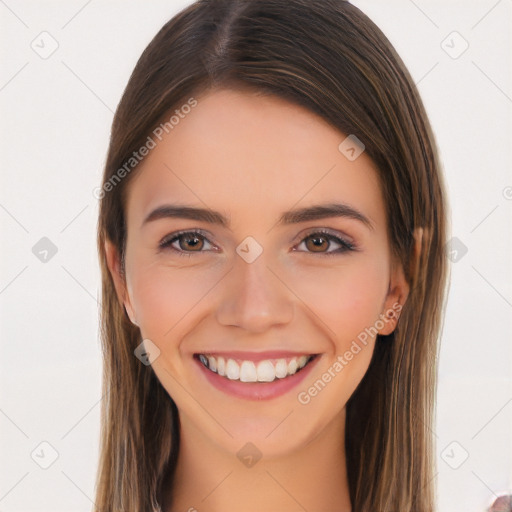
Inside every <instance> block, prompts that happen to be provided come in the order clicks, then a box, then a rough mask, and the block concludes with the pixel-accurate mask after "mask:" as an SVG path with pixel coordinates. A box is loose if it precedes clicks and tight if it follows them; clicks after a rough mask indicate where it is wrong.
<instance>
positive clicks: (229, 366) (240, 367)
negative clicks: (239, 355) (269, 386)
mask: <svg viewBox="0 0 512 512" xmlns="http://www.w3.org/2000/svg"><path fill="white" fill-rule="evenodd" d="M197 357H198V359H199V361H200V362H201V363H202V364H203V366H204V367H205V368H208V370H210V371H211V372H213V373H217V374H218V375H219V376H221V377H225V378H226V379H228V380H231V381H240V382H273V381H274V380H276V379H285V378H287V377H291V376H292V375H295V374H296V373H297V372H299V371H300V370H301V369H302V368H304V367H305V366H306V365H307V364H308V363H309V362H310V361H311V360H312V359H313V358H314V357H315V355H314V354H307V355H301V356H296V357H291V358H279V359H263V360H261V361H259V362H255V361H247V360H239V359H236V360H235V359H231V358H225V357H221V356H213V355H210V354H198V355H197Z"/></svg>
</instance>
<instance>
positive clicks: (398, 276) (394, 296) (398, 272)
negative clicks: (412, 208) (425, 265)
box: [378, 228, 423, 335]
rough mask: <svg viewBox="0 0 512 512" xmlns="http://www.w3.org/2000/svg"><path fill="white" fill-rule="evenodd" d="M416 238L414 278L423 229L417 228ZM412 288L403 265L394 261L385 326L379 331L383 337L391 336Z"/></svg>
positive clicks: (383, 315) (413, 261)
mask: <svg viewBox="0 0 512 512" xmlns="http://www.w3.org/2000/svg"><path fill="white" fill-rule="evenodd" d="M413 237H414V248H413V254H412V258H411V265H410V269H409V275H412V276H414V275H415V274H416V269H417V265H418V262H419V256H420V252H421V245H422V238H423V229H422V228H416V229H415V230H414V233H413ZM409 291H410V286H409V283H408V282H407V279H406V277H405V274H404V269H403V267H402V264H401V263H400V262H399V261H398V260H397V258H394V259H393V267H392V270H391V276H390V280H389V287H388V293H387V295H386V299H385V301H384V306H383V309H384V310H383V312H382V318H384V320H385V321H384V326H383V327H382V329H379V331H378V333H379V334H381V335H387V334H391V333H392V332H393V331H394V330H395V328H396V325H397V323H398V319H399V317H400V312H401V311H402V308H403V307H404V304H405V302H406V300H407V297H408V296H409Z"/></svg>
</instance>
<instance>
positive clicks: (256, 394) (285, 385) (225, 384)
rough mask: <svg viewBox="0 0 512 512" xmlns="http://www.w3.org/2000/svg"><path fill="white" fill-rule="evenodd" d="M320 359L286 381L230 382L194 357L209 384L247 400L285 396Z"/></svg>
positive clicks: (315, 358) (316, 358)
mask: <svg viewBox="0 0 512 512" xmlns="http://www.w3.org/2000/svg"><path fill="white" fill-rule="evenodd" d="M319 358H320V357H319V355H317V356H315V357H314V358H313V360H311V361H310V362H309V363H308V364H306V366H304V367H303V368H301V369H300V370H299V371H298V372H297V373H295V374H293V375H291V376H290V377H285V378H284V379H278V378H276V379H274V380H273V381H272V382H241V381H239V380H229V379H228V378H227V377H221V376H220V375H219V374H218V373H215V372H212V371H211V370H209V369H208V368H206V366H204V364H203V363H201V361H199V359H198V358H197V357H194V361H195V363H196V364H197V365H198V366H199V369H200V371H201V373H202V374H203V375H204V376H205V377H206V379H207V380H208V382H209V383H210V384H212V385H213V386H214V387H216V388H217V389H219V390H220V391H223V392H224V393H226V394H228V395H231V396H236V397H238V398H245V399H247V400H270V399H272V398H276V397H278V396H281V395H284V394H285V393H287V392H288V391H290V390H291V389H292V388H294V387H295V386H297V385H298V384H299V383H300V382H302V381H303V380H304V379H305V378H306V377H307V376H308V374H309V373H310V372H311V370H312V369H313V367H314V366H315V365H316V363H317V361H318V359H319Z"/></svg>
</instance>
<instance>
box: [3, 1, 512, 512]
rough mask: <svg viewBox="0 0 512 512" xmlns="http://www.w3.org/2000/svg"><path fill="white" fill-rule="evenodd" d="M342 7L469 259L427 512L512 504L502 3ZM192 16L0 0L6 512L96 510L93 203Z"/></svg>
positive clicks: (462, 276) (113, 4)
mask: <svg viewBox="0 0 512 512" xmlns="http://www.w3.org/2000/svg"><path fill="white" fill-rule="evenodd" d="M353 3H354V4H356V5H357V6H358V7H360V8H361V9H362V10H363V11H364V12H366V13H367V14H368V15H369V16H370V17H371V18H372V19H373V20H374V21H375V22H376V23H377V25H378V26H379V27H381V29H382V30H383V31H384V33H385V34H386V35H387V36H388V37H389V39H390V40H391V42H392V43H393V44H394V45H395V47H396V48H397V50H398V52H399V54H400V55H401V56H402V58H403V59H404V61H405V63H406V65H407V66H408V68H409V70H410V71H411V74H412V76H413V77H414V80H415V82H416V83H418V87H419V90H420V93H421V95H422V98H423V100H424V102H425V105H426V107H427V111H428V113H429V116H430V119H431V122H432V125H433V127H434V131H435V134H436V137H437V142H438V145H439V149H440V152H441V157H442V161H443V165H444V173H445V177H446V183H447V188H448V193H449V202H450V207H451V214H452V227H451V231H452V235H453V236H454V237H457V239H458V240H459V242H457V243H458V244H459V246H461V245H460V244H464V246H465V247H467V253H466V254H464V255H462V257H460V255H461V254H462V252H460V251H459V253H458V259H457V261H456V262H452V263H451V274H452V278H451V288H450V298H449V302H448V307H447V311H446V320H445V326H444V331H443V335H442V340H441V351H440V368H439V389H438V412H437V424H436V427H435V432H434V434H435V436H436V440H437V457H438V473H437V477H436V478H437V481H438V491H439V497H438V502H439V512H481V511H484V510H486V508H487V507H488V506H489V504H490V503H491V501H492V500H493V499H494V498H495V497H496V495H498V494H500V493H503V492H507V491H508V492H510V493H512V436H511V432H512V382H511V377H510V375H511V373H512V372H511V370H512V368H511V366H512V358H511V352H512V351H511V345H512V344H511V341H512V337H511V332H512V326H511V318H512V315H511V313H512V289H511V288H512V287H511V282H512V280H511V273H512V268H511V267H512V265H511V261H512V258H511V253H512V251H511V245H512V244H511V234H512V229H511V227H512V226H511V224H512V223H511V209H512V200H511V199H512V176H511V172H510V164H511V146H512V144H511V140H512V139H511V132H512V129H511V117H512V116H511V111H512V87H511V61H512V59H511V53H512V52H511V48H512V45H511V25H512V23H511V21H512V19H511V17H512V16H511V14H512V0H500V1H497V0H481V1H459V2H456V1H449V0H445V1H433V0H414V2H413V1H411V0H395V1H390V0H388V1H386V2H378V1H376V0H374V1H369V0H357V1H356V0H354V2H353ZM188 4H189V2H184V1H177V0H172V1H166V2H164V1H156V0H153V1H152V2H151V4H149V2H143V1H129V2H128V1H111V0H109V1H107V0H90V1H85V0H68V1H67V2H64V1H60V2H55V1H46V2H36V1H35V0H32V1H26V0H21V1H16V0H0V40H1V49H0V51H1V59H2V60H1V62H2V66H1V70H0V116H1V117H0V119H1V123H0V129H1V136H0V144H1V146H0V162H1V186H0V226H1V240H0V244H1V245H0V247H1V248H2V251H1V260H0V265H1V266H0V308H1V309H0V334H1V343H2V350H1V360H0V390H1V395H0V461H1V462H0V464H1V467H0V511H1V512H15V511H25V512H31V511H34V512H35V511H38V512H40V511H52V512H58V511H66V512H68V511H72V510H75V511H89V510H90V509H91V507H92V500H93V498H94V479H95V472H96V467H97V458H98V449H97V445H98V438H99V411H100V401H101V398H102V397H101V387H100V382H101V353H100V345H99V338H98V300H99V297H100V288H99V286H100V280H99V267H98V263H97V254H96V238H95V237H96V222H97V213H98V209H97V201H96V199H95V198H94V196H93V194H92V191H93V189H94V188H95V187H97V186H98V185H99V184H100V180H101V174H102V170H103V165H104V161H105V155H106V151H107V144H108V138H109V131H110V124H111V121H112V116H113V111H114V110H115V107H116V106H117V103H118V101H119V99H120V96H121V94H122V91H123V89H124V87H125V85H126V82H127V80H128V77H129V75H130V73H131V71H132V69H133V67H134V65H135V63H136V61H137V59H138V57H139V55H140V53H141V52H142V50H143V49H144V48H145V47H146V45H147V44H148V43H149V41H150V40H151V38H152V37H153V36H154V35H155V34H156V32H157V31H158V30H159V29H160V27H161V26H162V25H163V24H164V22H165V21H167V20H168V19H169V18H171V17H172V16H173V15H174V14H175V13H176V12H178V10H180V9H181V8H182V7H184V6H185V5H188ZM149 5H150V7H149ZM43 31H47V32H48V33H49V34H51V38H53V39H55V40H56V41H57V42H58V48H57V50H56V51H55V52H54V53H53V54H52V55H51V56H49V57H48V58H47V59H43V58H41V57H40V56H39V55H38V53H36V51H34V50H33V49H32V47H31V44H33V45H39V46H40V47H41V46H42V45H43V43H41V37H46V38H48V36H40V33H41V32H43ZM454 31H456V32H458V34H459V35H457V34H453V32H454ZM33 41H34V43H32V42H33ZM443 41H444V43H443ZM464 41H467V43H468V44H469V47H468V49H467V50H466V51H465V52H464V53H462V54H461V55H460V56H458V58H452V57H453V56H454V55H457V54H458V53H460V51H461V50H462V49H463V48H464V45H465V43H464ZM50 42H51V40H50V39H46V40H45V43H44V44H45V48H47V49H48V48H50V46H49V44H50ZM445 50H446V51H445ZM40 51H42V50H40ZM447 52H448V53H451V54H452V56H450V55H449V54H448V53H447ZM43 237H47V238H49V239H50V240H51V241H52V243H53V244H55V246H56V248H57V253H56V254H55V255H54V256H53V257H51V258H49V260H48V261H47V262H46V263H43V262H41V261H40V260H39V259H38V258H37V257H36V255H35V254H34V253H33V252H32V248H33V247H34V245H35V244H36V243H37V242H38V241H39V240H40V239H41V238H43ZM43 441H46V442H48V443H50V445H51V446H52V447H53V448H54V449H55V450H56V452H57V453H58V458H57V460H56V461H55V462H54V463H53V464H52V465H51V466H50V467H49V468H48V469H42V468H41V467H40V466H39V465H38V464H37V463H36V462H35V460H38V461H39V462H40V463H44V459H45V458H46V460H47V462H49V461H50V458H51V448H49V447H48V446H47V445H42V446H39V445H40V443H41V442H43ZM34 450H35V453H34V458H32V457H31V453H32V452H33V451H34ZM38 454H39V457H38V456H37V455H38ZM465 457H467V459H465ZM464 459H465V460H464ZM456 466H458V467H456ZM309 512H314V511H309Z"/></svg>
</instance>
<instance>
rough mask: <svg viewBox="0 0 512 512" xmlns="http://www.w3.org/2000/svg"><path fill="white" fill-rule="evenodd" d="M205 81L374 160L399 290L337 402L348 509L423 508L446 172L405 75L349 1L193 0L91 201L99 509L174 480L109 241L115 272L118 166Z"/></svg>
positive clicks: (170, 434) (160, 46)
mask: <svg viewBox="0 0 512 512" xmlns="http://www.w3.org/2000/svg"><path fill="white" fill-rule="evenodd" d="M215 87H235V88H244V87H245V88H250V89H252V90H258V91H261V92H262V93H264V94H273V95H276V96H278V97H280V98H283V99H286V100H288V101H291V102H294V103H295V104H298V105H301V106H303V107H306V108H307V109H309V110H310V111H312V112H314V113H316V114H318V115H320V116H321V117H322V118H323V119H325V120H326V121H327V122H329V123H330V124H331V125H332V126H334V127H336V128H337V129H339V131H340V132H342V133H344V134H354V135H356V136H357V138H358V139H360V140H361V141H362V142H363V143H364V145H365V148H366V149H365V150H366V153H367V154H368V156H370V157H371V158H372V159H373V161H374V162H375V164H376V166H377V168H378V171H379V175H380V182H381V186H382V191H383V194H384V198H385V202H386V208H387V219H388V234H389V240H390V244H391V247H392V250H393V253H394V255H396V256H397V257H398V258H399V261H400V262H401V263H402V265H403V268H404V271H405V274H406V278H407V281H408V283H409V285H410V293H409V296H408V300H407V301H406V303H405V306H404V307H403V309H402V311H401V315H400V321H399V323H398V326H397V327H396V329H395V331H394V332H393V333H392V334H390V335H388V336H379V337H378V339H377V343H376V345H375V351H374V355H373V358H372V361H371V363H370V367H369V369H368V371H367V373H366V375H365V377H364V378H363V380H362V381H361V383H360V384H359V386H358V387H357V389H356V391H355V392H354V394H353V395H352V397H351V398H350V400H349V402H348V403H347V419H346V455H347V469H348V479H349V489H350V499H351V502H352V506H353V512H370V511H371V512H432V511H434V510H435V492H434V490H435V486H434V471H435V467H434V464H435V456H434V446H433V439H432V432H431V427H432V425H433V421H434V416H433V415H434V398H435V393H436V385H437V381H436V374H437V354H438V345H437V340H438V337H439V335H440V333H441V329H442V318H443V317H442V314H443V311H444V306H445V300H446V292H447V289H446V288H447V286H446V285H447V283H448V279H447V278H448V268H447V259H446V257H445V253H444V245H445V243H446V238H447V230H448V226H447V220H446V212H447V204H446V199H445V192H444V184H443V178H442V175H441V174H440V167H439V162H438V156H437V150H436V146H435V141H434V137H433V134H432V131H431V128H430V125H429V122H428V119H427V116H426V113H425V110H424V107H423V104H422V102H421V99H420V97H419V95H418V91H417V89H416V87H415V85H414V82H413V80H412V79H411V76H410V75H409V73H408V71H407V69H406V68H405V66H404V64H403V62H402V60H401V59H400V57H399V56H398V55H397V53H396V51H395V50H394V48H393V47H392V45H391V43H390V42H389V41H388V39H387V38H386V37H385V36H384V34H383V33H382V32H381V31H380V29H379V28H378V27H377V26H376V25H375V24H374V23H373V22H372V21H371V20H370V19H369V18H368V17H367V16H365V15H364V14H363V13H362V12H361V11H360V10H359V9H357V8H356V7H354V6H353V5H351V4H349V3H348V2H347V1H344V0H322V1H313V0H198V1H196V2H195V3H193V4H192V5H190V6H189V7H187V8H185V9H184V10H183V11H181V12H180V13H179V14H177V15H176V16H175V17H173V18H172V19H171V20H170V21H169V22H167V23H166V24H165V25H164V26H163V27H162V29H161V30H160V31H159V32H158V34H157V35H156V36H155V37H154V39H153V40H152V41H151V43H150V44H149V45H148V47H147V48H146V49H145V50H144V52H143V54H142V55H141V57H140V59H139V61H138V63H137V65H136V67H135V69H134V71H133V73H132V75H131V77H130V80H129V82H128V84H127V87H126V89H125V91H124V94H123V96H122V98H121V101H120V103H119V106H118V108H117V111H116V113H115V117H114V120H113V125H112V131H111V139H110V146H109V150H108V156H107V161H106V166H105V170H104V176H103V186H102V190H101V193H100V194H99V197H100V214H99V221H98V239H97V242H98V250H99V260H100V266H101V273H102V305H101V318H100V326H101V337H102V347H103V354H104V376H103V389H104V397H105V398H104V400H103V403H102V418H101V422H102V425H101V450H100V461H99V468H98V475H97V482H96V490H97V494H96V510H98V511H102V512H106V511H120V510H123V511H127V512H128V511H129V512H142V511H148V510H159V508H160V506H161V503H162V502H161V499H162V493H163V491H164V489H163V487H164V485H170V483H171V482H172V481H173V475H174V470H175V467H176V460H177V455H178V450H179V416H178V411H177V408H176V405H175V403H174V402H173V400H172V398H171V397H170V396H169V395H168V394H167V392H166V391H165V389H164V388H163V387H162V385H161V384H160V382H159V381H158V379H157V377H156V376H155V374H154V372H153V370H152V368H151V366H145V365H143V364H141V363H140V361H139V360H138V359H137V358H136V357H134V349H135V348H136V347H137V345H139V344H140V342H141V333H140V330H139V329H138V328H137V327H136V326H134V325H133V324H132V323H131V322H130V320H129V319H128V317H127V314H126V312H125V310H124V308H123V305H122V303H121V302H120V300H119V299H118V297H117V296H116V292H115V287H114V282H113V279H112V276H111V274H110V271H109V269H108V266H107V261H106V253H105V250H104V243H105V241H106V240H107V239H108V240H110V241H111V242H112V243H113V244H114V246H115V247H116V249H117V251H118V254H120V255H121V256H120V257H121V272H122V271H123V265H122V263H123V262H124V252H125V238H126V222H125V198H126V191H127V187H128V186H129V183H130V182H131V180H132V179H133V176H134V175H135V174H136V172H137V169H136V166H134V168H133V170H132V169H131V168H128V167H127V166H126V162H128V161H130V158H131V157H132V155H133V152H134V151H136V150H138V149H139V148H140V147H141V146H143V145H144V143H145V142H146V141H147V140H148V136H149V135H150V134H152V133H153V130H154V129H155V126H157V125H158V123H159V122H160V121H161V120H162V118H163V117H164V116H165V115H172V112H173V110H174V109H176V108H178V107H179V106H180V105H183V104H186V103H187V102H188V101H189V100H190V98H193V97H194V96H197V95H200V94H201V93H202V92H205V91H208V90H211V89H212V88H215ZM169 113H171V114H169ZM123 166H124V170H125V172H120V169H122V168H123Z"/></svg>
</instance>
